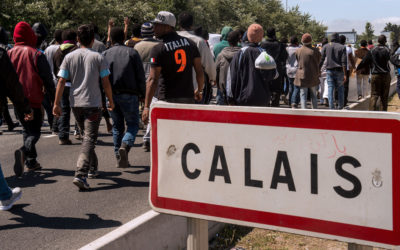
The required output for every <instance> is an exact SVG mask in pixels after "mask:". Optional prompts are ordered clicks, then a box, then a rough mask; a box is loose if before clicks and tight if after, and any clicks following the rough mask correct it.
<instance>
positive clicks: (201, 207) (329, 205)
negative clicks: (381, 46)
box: [150, 103, 400, 247]
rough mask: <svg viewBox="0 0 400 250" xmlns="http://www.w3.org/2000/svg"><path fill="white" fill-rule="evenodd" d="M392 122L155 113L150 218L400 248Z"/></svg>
mask: <svg viewBox="0 0 400 250" xmlns="http://www.w3.org/2000/svg"><path fill="white" fill-rule="evenodd" d="M399 117H400V116H399V115H397V114H392V113H381V114H378V113H372V112H350V111H348V112H334V111H305V110H304V111H299V110H295V111H293V110H287V109H268V108H245V107H217V106H200V105H178V104H166V103H160V104H157V105H156V106H155V107H154V108H153V109H152V113H151V122H152V173H151V193H150V202H151V204H152V206H153V208H154V210H156V211H159V212H166V213H171V214H177V215H183V216H189V217H195V218H202V219H208V220H216V221H222V222H229V223H236V224H241V225H248V226H254V227H261V228H268V229H278V230H282V231H287V232H294V233H300V234H307V235H314V236H319V237H325V238H334V239H339V240H344V241H347V242H356V243H362V244H367V245H374V246H385V247H388V246H390V247H391V246H398V245H400V217H399V215H400V202H399V201H400V192H399V191H400V190H399V187H400V183H399V176H400V175H399V173H400V172H399V171H400V169H399V168H400V164H399V159H400V158H399V156H398V153H399V145H400V144H399V142H400V123H399V120H398V119H399Z"/></svg>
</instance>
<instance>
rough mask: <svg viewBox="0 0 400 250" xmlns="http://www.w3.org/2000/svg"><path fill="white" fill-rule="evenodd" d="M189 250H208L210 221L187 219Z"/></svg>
mask: <svg viewBox="0 0 400 250" xmlns="http://www.w3.org/2000/svg"><path fill="white" fill-rule="evenodd" d="M187 230H188V237H187V241H186V244H187V250H207V249H208V221H206V220H201V219H193V218H187Z"/></svg>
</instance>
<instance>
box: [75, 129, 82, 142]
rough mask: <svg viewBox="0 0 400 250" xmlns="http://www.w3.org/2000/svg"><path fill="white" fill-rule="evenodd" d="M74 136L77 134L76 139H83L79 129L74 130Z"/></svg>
mask: <svg viewBox="0 0 400 250" xmlns="http://www.w3.org/2000/svg"><path fill="white" fill-rule="evenodd" d="M74 136H75V139H77V140H82V135H81V133H79V132H78V131H76V130H75V131H74Z"/></svg>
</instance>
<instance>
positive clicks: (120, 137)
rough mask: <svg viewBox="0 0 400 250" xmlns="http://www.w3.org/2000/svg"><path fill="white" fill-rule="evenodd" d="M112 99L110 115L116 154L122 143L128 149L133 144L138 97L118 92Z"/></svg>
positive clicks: (137, 117) (136, 123) (135, 132)
mask: <svg viewBox="0 0 400 250" xmlns="http://www.w3.org/2000/svg"><path fill="white" fill-rule="evenodd" d="M113 100H114V104H115V108H114V110H113V111H111V112H110V115H111V119H112V120H113V129H112V131H113V139H114V152H115V154H116V155H117V154H118V149H119V148H120V147H121V145H122V143H124V144H125V145H126V146H127V149H128V150H129V148H131V147H133V145H134V144H135V138H136V134H137V132H138V130H139V98H138V97H137V96H136V95H131V94H119V95H113ZM124 123H126V126H127V129H126V132H125V124H124Z"/></svg>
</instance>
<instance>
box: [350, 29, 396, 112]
mask: <svg viewBox="0 0 400 250" xmlns="http://www.w3.org/2000/svg"><path fill="white" fill-rule="evenodd" d="M389 60H390V50H389V48H388V47H387V46H386V36H384V35H381V36H379V38H378V45H377V46H376V47H374V48H373V49H372V50H370V51H368V53H367V55H366V56H365V57H364V59H363V60H362V61H361V63H360V64H359V65H358V67H357V70H360V69H362V68H363V67H365V66H369V67H370V69H371V74H372V78H371V100H370V102H369V110H378V107H377V102H378V98H380V99H381V103H382V106H381V109H382V110H383V111H387V108H388V100H389V89H390V81H391V76H390V66H389Z"/></svg>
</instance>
